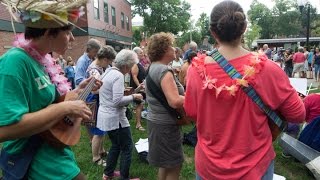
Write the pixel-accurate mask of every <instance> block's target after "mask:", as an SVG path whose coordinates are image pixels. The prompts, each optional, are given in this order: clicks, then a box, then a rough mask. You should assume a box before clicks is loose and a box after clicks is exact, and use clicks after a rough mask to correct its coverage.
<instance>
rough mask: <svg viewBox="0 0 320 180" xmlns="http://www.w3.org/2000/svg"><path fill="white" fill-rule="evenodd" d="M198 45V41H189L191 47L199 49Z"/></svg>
mask: <svg viewBox="0 0 320 180" xmlns="http://www.w3.org/2000/svg"><path fill="white" fill-rule="evenodd" d="M197 47H198V45H197V43H196V42H194V41H191V42H190V43H189V48H190V49H197Z"/></svg>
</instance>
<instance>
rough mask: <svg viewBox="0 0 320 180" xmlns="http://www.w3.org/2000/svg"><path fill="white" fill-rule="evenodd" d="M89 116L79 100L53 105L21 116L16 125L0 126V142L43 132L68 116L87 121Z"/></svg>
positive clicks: (87, 109) (83, 104)
mask: <svg viewBox="0 0 320 180" xmlns="http://www.w3.org/2000/svg"><path fill="white" fill-rule="evenodd" d="M90 114H91V111H90V109H89V108H88V107H87V106H86V104H85V103H84V102H83V101H80V100H78V101H64V102H61V103H58V104H53V105H50V106H48V107H46V108H44V109H42V110H39V111H37V112H33V113H27V114H25V115H23V116H22V119H21V120H20V121H19V122H17V123H14V124H11V125H8V126H1V127H0V142H3V141H7V140H13V139H18V138H23V137H29V136H32V135H34V134H37V133H40V132H43V131H45V130H47V129H49V128H51V127H52V126H53V125H55V124H56V123H57V122H58V121H61V120H62V119H63V118H64V117H65V116H68V115H70V116H72V115H73V116H75V117H82V118H84V119H88V118H89V115H90Z"/></svg>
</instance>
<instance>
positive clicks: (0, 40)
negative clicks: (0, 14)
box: [0, 31, 14, 55]
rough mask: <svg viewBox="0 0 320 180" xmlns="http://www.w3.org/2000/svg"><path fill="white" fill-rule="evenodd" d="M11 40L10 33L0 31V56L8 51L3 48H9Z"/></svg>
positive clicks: (11, 35)
mask: <svg viewBox="0 0 320 180" xmlns="http://www.w3.org/2000/svg"><path fill="white" fill-rule="evenodd" d="M13 38H14V36H13V33H12V32H6V31H0V55H2V54H4V53H5V52H6V51H7V50H8V48H5V47H6V46H8V47H9V46H11V45H12V42H13Z"/></svg>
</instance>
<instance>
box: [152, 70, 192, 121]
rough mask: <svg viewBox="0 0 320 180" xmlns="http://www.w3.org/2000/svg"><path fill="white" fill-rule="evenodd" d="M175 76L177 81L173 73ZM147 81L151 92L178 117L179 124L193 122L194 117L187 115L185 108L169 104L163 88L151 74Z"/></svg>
mask: <svg viewBox="0 0 320 180" xmlns="http://www.w3.org/2000/svg"><path fill="white" fill-rule="evenodd" d="M167 71H170V70H167ZM165 72H166V71H165ZM165 72H164V73H165ZM170 72H171V71H170ZM172 74H173V72H172ZM173 77H174V78H175V81H176V83H177V79H176V77H175V75H173ZM146 82H147V88H148V90H149V91H150V93H151V94H152V95H153V97H155V98H156V99H157V100H158V101H159V102H160V103H161V104H162V106H163V107H164V108H166V109H167V110H168V112H169V113H170V114H172V115H173V116H174V117H176V118H177V125H187V124H190V123H191V121H192V119H191V118H190V117H188V116H187V115H186V112H185V111H184V109H183V108H179V109H174V108H172V107H170V106H169V103H168V101H167V99H166V96H165V95H164V93H163V91H162V89H161V88H160V87H159V86H158V85H157V84H156V83H155V82H154V81H153V80H152V78H151V77H150V75H149V74H148V75H147V77H146Z"/></svg>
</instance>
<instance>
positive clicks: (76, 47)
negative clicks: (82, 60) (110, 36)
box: [54, 36, 105, 62]
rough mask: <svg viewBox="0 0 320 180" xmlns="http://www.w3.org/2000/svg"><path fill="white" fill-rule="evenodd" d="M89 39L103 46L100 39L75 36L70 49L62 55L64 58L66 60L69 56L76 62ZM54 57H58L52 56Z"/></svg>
mask: <svg viewBox="0 0 320 180" xmlns="http://www.w3.org/2000/svg"><path fill="white" fill-rule="evenodd" d="M90 38H95V39H97V40H99V41H100V43H101V45H105V39H104V38H100V37H93V36H90V37H89V36H76V37H75V41H73V42H72V43H71V44H70V48H69V49H68V50H67V51H66V53H65V54H64V58H65V59H66V58H67V57H68V56H71V57H72V59H73V60H74V61H75V62H76V61H77V60H78V59H79V57H80V56H82V55H83V53H84V52H85V51H86V44H87V42H88V40H89V39H90ZM54 57H58V56H57V55H56V54H54Z"/></svg>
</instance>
